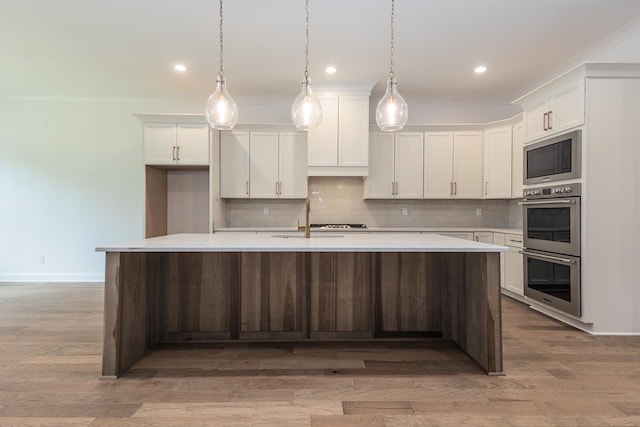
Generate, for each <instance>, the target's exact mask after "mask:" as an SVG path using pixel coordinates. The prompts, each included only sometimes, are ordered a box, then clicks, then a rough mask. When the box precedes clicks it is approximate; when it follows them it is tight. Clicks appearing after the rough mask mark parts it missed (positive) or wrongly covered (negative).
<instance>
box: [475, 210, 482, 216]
mask: <svg viewBox="0 0 640 427" xmlns="http://www.w3.org/2000/svg"><path fill="white" fill-rule="evenodd" d="M476 216H482V208H476Z"/></svg>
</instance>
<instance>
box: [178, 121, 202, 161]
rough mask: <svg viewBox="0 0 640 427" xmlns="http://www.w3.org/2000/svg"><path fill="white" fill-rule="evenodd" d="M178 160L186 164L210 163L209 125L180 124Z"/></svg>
mask: <svg viewBox="0 0 640 427" xmlns="http://www.w3.org/2000/svg"><path fill="white" fill-rule="evenodd" d="M176 139H177V142H176V160H177V161H178V164H180V165H184V166H196V165H198V166H207V165H208V164H209V125H202V124H178V125H177V127H176Z"/></svg>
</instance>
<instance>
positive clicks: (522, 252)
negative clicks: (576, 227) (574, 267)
mask: <svg viewBox="0 0 640 427" xmlns="http://www.w3.org/2000/svg"><path fill="white" fill-rule="evenodd" d="M518 252H520V253H521V254H522V255H526V256H528V257H531V258H539V259H543V260H549V261H560V262H564V263H567V264H575V263H576V262H575V260H572V259H569V258H561V257H557V256H551V255H541V254H537V253H533V252H528V251H518Z"/></svg>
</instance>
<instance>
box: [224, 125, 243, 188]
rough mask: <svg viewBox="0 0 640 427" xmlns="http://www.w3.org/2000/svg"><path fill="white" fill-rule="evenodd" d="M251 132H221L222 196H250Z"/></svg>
mask: <svg viewBox="0 0 640 427" xmlns="http://www.w3.org/2000/svg"><path fill="white" fill-rule="evenodd" d="M249 145H250V134H249V132H239V131H230V132H220V197H223V198H241V199H246V198H248V197H249Z"/></svg>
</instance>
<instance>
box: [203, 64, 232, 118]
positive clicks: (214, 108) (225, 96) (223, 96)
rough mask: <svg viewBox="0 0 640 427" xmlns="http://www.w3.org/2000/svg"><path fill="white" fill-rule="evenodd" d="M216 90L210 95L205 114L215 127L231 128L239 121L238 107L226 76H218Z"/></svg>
mask: <svg viewBox="0 0 640 427" xmlns="http://www.w3.org/2000/svg"><path fill="white" fill-rule="evenodd" d="M217 82H218V84H217V85H216V90H215V91H214V92H213V93H212V94H211V95H210V96H209V99H208V100H207V106H206V110H205V114H206V116H207V121H208V122H209V124H210V125H211V127H212V128H213V129H219V130H231V129H233V127H234V126H235V125H236V123H238V107H237V106H236V103H235V101H234V100H233V98H232V97H231V95H229V92H228V91H227V86H226V84H225V83H226V82H225V78H224V77H223V76H218V79H217Z"/></svg>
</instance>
